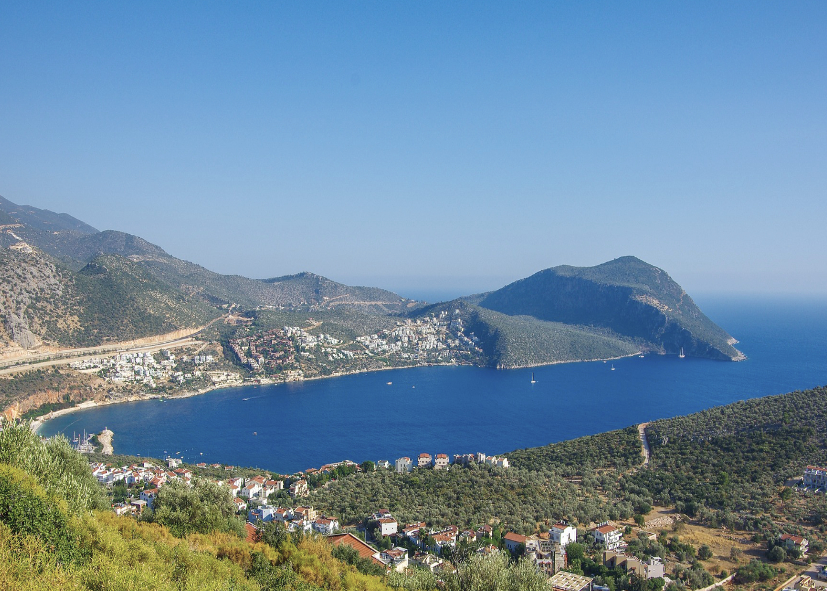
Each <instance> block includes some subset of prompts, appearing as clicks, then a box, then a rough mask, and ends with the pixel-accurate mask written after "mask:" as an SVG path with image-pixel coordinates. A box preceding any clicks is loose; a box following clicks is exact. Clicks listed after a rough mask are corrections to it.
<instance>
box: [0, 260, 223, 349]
mask: <svg viewBox="0 0 827 591" xmlns="http://www.w3.org/2000/svg"><path fill="white" fill-rule="evenodd" d="M217 315H218V311H217V310H215V309H214V308H210V307H209V306H208V305H206V303H204V302H202V301H201V300H198V299H192V298H187V297H186V296H184V295H183V294H181V293H180V292H178V291H176V290H173V289H171V288H170V287H169V286H167V285H165V284H163V283H161V282H159V281H158V280H157V279H155V278H154V277H152V276H151V275H150V274H149V273H147V272H146V271H145V270H144V269H142V268H141V267H139V266H138V265H136V264H135V263H132V262H131V261H129V260H128V259H124V258H122V257H117V256H111V255H109V256H101V257H98V258H96V259H95V260H94V261H93V262H91V263H89V264H88V265H86V266H85V267H84V268H83V269H81V270H80V271H77V272H75V271H73V270H71V269H68V268H66V267H64V266H63V265H61V264H60V263H59V262H57V261H55V260H53V259H52V258H51V257H49V256H47V255H45V254H44V253H42V252H40V251H39V250H37V249H27V250H14V249H0V316H2V318H3V325H2V329H0V343H2V344H3V345H4V346H10V345H11V344H12V343H14V344H16V345H17V346H19V347H22V348H24V349H30V348H33V347H37V346H39V345H42V344H46V345H53V346H59V347H76V346H93V345H98V344H101V343H105V342H111V341H122V340H129V339H134V338H140V337H145V336H151V335H155V334H160V333H165V332H171V331H174V330H178V329H181V328H191V327H195V326H200V325H203V324H205V323H206V322H207V321H209V320H210V319H212V318H214V317H216V316H217Z"/></svg>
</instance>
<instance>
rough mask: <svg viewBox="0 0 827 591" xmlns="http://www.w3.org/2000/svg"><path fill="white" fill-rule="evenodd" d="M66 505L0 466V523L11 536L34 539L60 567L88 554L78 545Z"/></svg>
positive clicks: (18, 472) (15, 470)
mask: <svg viewBox="0 0 827 591" xmlns="http://www.w3.org/2000/svg"><path fill="white" fill-rule="evenodd" d="M66 509H67V507H66V503H65V502H63V501H60V500H59V499H56V498H54V497H53V496H51V495H48V494H47V493H46V491H44V490H43V488H42V487H41V486H39V485H38V484H37V482H36V481H35V479H34V478H32V477H31V476H30V475H28V474H26V473H25V472H23V471H22V470H20V469H18V468H14V467H12V466H8V465H5V464H0V521H2V523H4V524H5V525H6V526H7V527H8V528H9V530H11V532H12V533H13V534H16V535H20V536H33V537H35V538H37V539H38V540H40V541H41V542H43V543H44V544H45V546H46V547H48V548H50V549H51V551H52V554H54V556H55V557H56V558H57V560H58V561H60V562H62V563H69V562H79V561H81V560H83V559H84V558H85V557H86V556H87V553H86V552H84V551H82V550H81V548H80V547H79V545H78V539H77V538H78V536H77V534H76V533H75V530H74V528H73V527H72V525H71V523H70V521H71V520H70V517H69V515H68V514H67V511H66Z"/></svg>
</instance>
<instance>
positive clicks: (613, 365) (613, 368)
mask: <svg viewBox="0 0 827 591" xmlns="http://www.w3.org/2000/svg"><path fill="white" fill-rule="evenodd" d="M614 370H615V364H614V363H612V371H614Z"/></svg>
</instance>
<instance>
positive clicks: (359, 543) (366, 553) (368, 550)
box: [327, 533, 387, 566]
mask: <svg viewBox="0 0 827 591" xmlns="http://www.w3.org/2000/svg"><path fill="white" fill-rule="evenodd" d="M327 541H328V542H330V543H331V544H332V545H334V546H338V545H340V544H344V545H345V546H350V547H351V548H353V549H354V550H356V552H358V553H359V557H360V558H366V559H368V560H370V561H372V562H373V563H374V564H381V565H383V566H387V565H386V564H385V563H383V562H382V561H381V560H379V551H378V550H377V549H376V548H374V547H373V546H371V545H370V544H368V543H367V542H365V541H363V540H360V539H359V538H357V537H356V536H354V535H353V534H351V533H345V534H333V535H332V536H328V537H327Z"/></svg>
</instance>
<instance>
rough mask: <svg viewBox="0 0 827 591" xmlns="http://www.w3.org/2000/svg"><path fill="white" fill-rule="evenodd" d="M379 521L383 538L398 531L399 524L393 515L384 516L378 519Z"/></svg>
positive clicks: (380, 533)
mask: <svg viewBox="0 0 827 591" xmlns="http://www.w3.org/2000/svg"><path fill="white" fill-rule="evenodd" d="M377 521H378V522H379V535H381V536H382V537H383V538H384V537H385V536H389V535H391V534H395V533H396V532H397V531H398V528H399V524H398V523H397V522H396V519H394V518H393V517H382V518H381V519H377Z"/></svg>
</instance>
